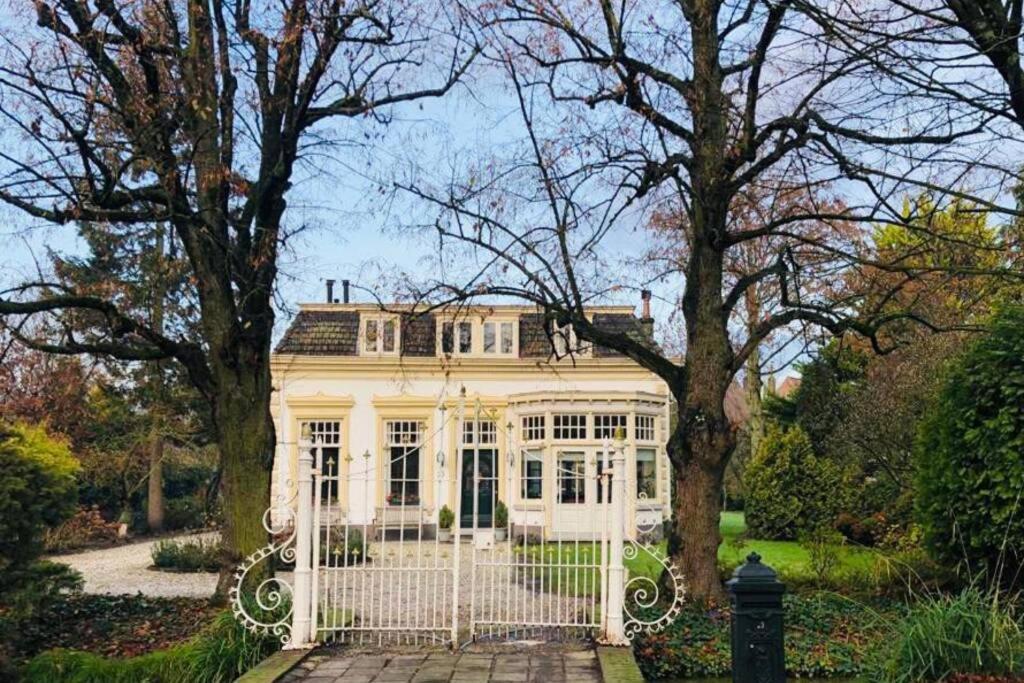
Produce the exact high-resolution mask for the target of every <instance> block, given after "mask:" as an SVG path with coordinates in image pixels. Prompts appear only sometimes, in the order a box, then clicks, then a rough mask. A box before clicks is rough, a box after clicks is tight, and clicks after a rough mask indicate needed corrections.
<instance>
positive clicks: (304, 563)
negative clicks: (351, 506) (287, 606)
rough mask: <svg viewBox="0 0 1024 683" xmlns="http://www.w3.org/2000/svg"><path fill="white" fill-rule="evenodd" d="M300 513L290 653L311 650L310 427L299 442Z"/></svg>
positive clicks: (307, 426)
mask: <svg viewBox="0 0 1024 683" xmlns="http://www.w3.org/2000/svg"><path fill="white" fill-rule="evenodd" d="M297 481H298V486H299V491H298V501H297V505H298V510H297V511H296V521H295V533H296V536H295V591H294V593H293V594H292V639H291V642H290V643H288V648H289V649H299V648H303V647H309V646H310V644H311V643H312V638H311V635H312V634H311V625H312V624H311V619H310V614H311V612H310V610H311V609H312V594H311V591H312V586H311V579H312V577H311V574H312V571H313V570H312V547H311V546H312V541H313V447H312V443H311V442H310V430H309V425H304V426H303V428H302V436H301V438H300V439H299V472H298V477H297Z"/></svg>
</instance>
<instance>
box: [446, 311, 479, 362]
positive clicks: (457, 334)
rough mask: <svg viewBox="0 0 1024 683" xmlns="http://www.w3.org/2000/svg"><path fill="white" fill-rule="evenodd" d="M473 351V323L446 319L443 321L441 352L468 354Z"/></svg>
mask: <svg viewBox="0 0 1024 683" xmlns="http://www.w3.org/2000/svg"><path fill="white" fill-rule="evenodd" d="M472 352H473V323H472V322H471V321H469V320H457V321H451V320H446V321H443V322H442V323H441V353H444V354H446V355H450V356H451V355H456V354H457V355H466V354H470V353H472Z"/></svg>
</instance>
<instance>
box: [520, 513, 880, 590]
mask: <svg viewBox="0 0 1024 683" xmlns="http://www.w3.org/2000/svg"><path fill="white" fill-rule="evenodd" d="M720 529H721V532H722V545H721V546H719V548H718V559H719V561H720V562H721V563H722V564H724V565H725V566H727V567H733V566H736V565H738V564H740V563H742V562H743V561H744V560H745V559H746V557H747V555H749V554H750V553H752V552H755V551H756V552H757V554H758V555H760V556H761V561H762V562H764V563H765V564H767V565H769V566H770V567H772V568H773V569H775V570H776V571H778V572H779V573H780V574H783V575H786V576H790V577H796V576H810V575H811V574H812V573H813V572H812V570H811V559H810V555H809V553H808V552H807V550H805V549H804V548H801V547H800V544H799V543H797V542H796V541H761V540H757V539H750V538H744V537H743V534H744V533H745V532H746V529H747V527H746V524H745V523H744V520H743V513H742V512H723V513H722V521H721V526H720ZM578 547H579V548H580V549H581V550H580V551H579V554H578V555H577V549H576V548H577V546H576V545H575V544H573V543H571V542H567V543H563V544H562V546H561V558H559V557H558V554H559V549H558V546H557V544H552V543H548V544H546V545H545V547H544V552H545V558H544V559H543V560H541V559H540V552H541V547H540V546H539V545H531V546H527V547H526V548H519V549H518V551H517V552H518V553H525V556H526V557H525V558H524V561H525V562H527V563H528V564H530V565H532V564H534V563H538V562H542V564H544V565H546V566H545V567H543V568H538V567H533V568H531V569H530V570H527V573H528V574H529V576H532V577H533V578H534V580H535V581H536V582H537V583H538V585H539V581H540V575H541V574H543V576H544V579H543V581H544V590H545V591H548V590H551V591H557V590H558V587H559V585H561V586H562V590H568V592H569V593H570V594H580V595H584V594H589V593H590V591H591V588H590V587H592V586H593V585H594V578H593V576H594V575H593V574H592V572H593V570H577V569H576V568H575V565H576V564H590V565H593V564H595V563H596V562H597V559H596V558H595V556H594V552H593V548H592V546H591V544H589V543H581V544H580V545H579V546H578ZM655 552H656V553H657V554H658V555H659V556H663V555H664V554H665V543H664V542H662V543H659V544H658V545H657V546H656V547H655ZM876 557H877V554H876V553H874V552H872V551H870V550H866V549H862V548H853V547H845V546H844V547H842V548H840V550H839V566H838V567H837V571H838V572H840V573H841V572H842V571H844V570H868V569H870V568H871V567H872V566H873V565H874V563H875V558H876ZM625 565H626V569H627V570H629V573H630V576H646V577H649V578H652V579H656V578H657V577H659V576H660V575H661V570H662V567H661V564H660V563H659V562H658V560H656V559H655V558H653V557H651V556H650V554H648V553H647V552H644V551H643V550H640V551H639V552H638V553H637V554H636V557H635V558H627V559H626V561H625ZM531 572H532V573H531ZM584 574H586V576H585V577H584ZM583 586H586V589H585V590H584V588H583Z"/></svg>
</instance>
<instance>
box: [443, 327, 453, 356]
mask: <svg viewBox="0 0 1024 683" xmlns="http://www.w3.org/2000/svg"><path fill="white" fill-rule="evenodd" d="M454 351H455V325H454V324H453V323H441V353H452V352H454Z"/></svg>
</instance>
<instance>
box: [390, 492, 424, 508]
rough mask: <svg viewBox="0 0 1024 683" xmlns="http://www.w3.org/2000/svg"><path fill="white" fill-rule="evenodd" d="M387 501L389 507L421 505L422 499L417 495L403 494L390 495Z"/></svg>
mask: <svg viewBox="0 0 1024 683" xmlns="http://www.w3.org/2000/svg"><path fill="white" fill-rule="evenodd" d="M386 500H387V501H388V505H410V506H412V505H419V504H420V497H419V496H418V495H416V494H415V493H407V494H405V495H402V494H401V493H389V494H388V495H387V498H386Z"/></svg>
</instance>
